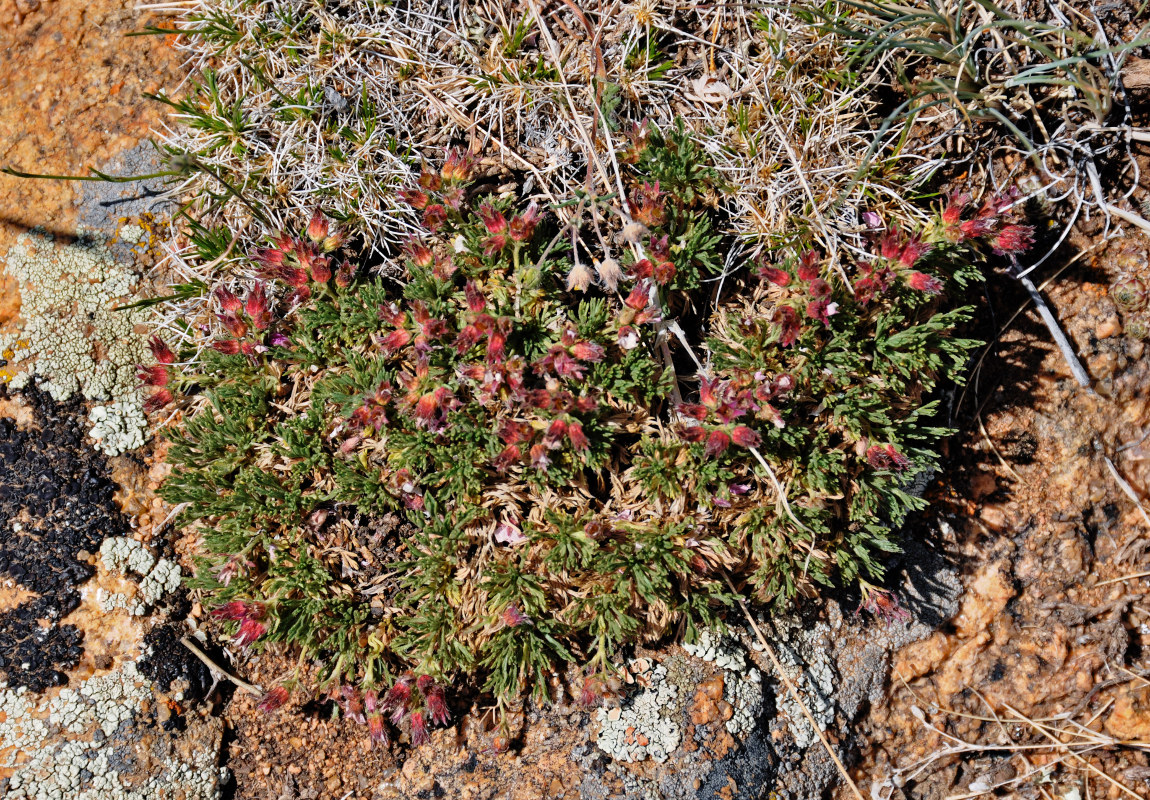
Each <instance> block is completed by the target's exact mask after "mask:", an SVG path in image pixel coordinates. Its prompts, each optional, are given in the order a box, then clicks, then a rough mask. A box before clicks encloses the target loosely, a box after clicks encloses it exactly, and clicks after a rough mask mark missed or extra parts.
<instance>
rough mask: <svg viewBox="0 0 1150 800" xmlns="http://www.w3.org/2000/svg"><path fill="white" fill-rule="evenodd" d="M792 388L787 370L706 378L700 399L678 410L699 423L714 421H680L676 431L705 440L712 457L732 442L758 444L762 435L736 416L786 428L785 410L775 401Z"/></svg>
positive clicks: (706, 452) (691, 438)
mask: <svg viewBox="0 0 1150 800" xmlns="http://www.w3.org/2000/svg"><path fill="white" fill-rule="evenodd" d="M792 388H794V379H793V378H791V376H790V375H785V374H784V375H778V376H776V377H775V378H773V379H771V380H767V378H766V376H765V375H763V374H762V373H755V374H753V375H750V374H739V375H736V377H734V378H732V379H730V380H725V381H718V382H711V381H710V380H708V379H706V378H703V379H702V381H701V382H700V386H699V402H698V403H683V404H681V405H680V406H679V409H678V410H679V413H680V414H683V415H684V416H687V417H690V418H692V419H694V420H697V421H698V422H699V423H707V422H709V423H712V424H711V425H703V424H694V425H680V426H679V427H678V428H677V429H676V432H677V433H678V434H679V436H680V438H682V439H683V440H684V441H688V442H694V443H699V442H705V446H704V448H703V453H704V455H706V456H707V457H708V458H713V457H715V456H717V455H719V454H721V453H723V452H725V451H726V450H727V448H728V447H730V446H731V445H732V444H734V445H735V446H737V447H743V448H751V447H758V446H759V443H760V442H761V441H762V437H761V436H760V435H759V434H758V433H757V432H756V431H755V430H754V429H752V428H751V427H749V426H748V425H745V424H736V420H739V419H741V418H742V417H746V416H753V417H754V418H755V419H756V420H762V421H769V422H770V423H771V424H772V425H774V426H775V427H776V428H782V427H783V426H784V424H785V423H784V422H783V417H782V414H780V413H779V410H778V409H777V408H775V406H774V405H772V401H774V400H776V399H777V398H779V397H782V396H783V395H785V394H787V393H788V392H789V391H790V390H791V389H792ZM716 423H717V424H716Z"/></svg>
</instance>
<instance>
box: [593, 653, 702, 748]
mask: <svg viewBox="0 0 1150 800" xmlns="http://www.w3.org/2000/svg"><path fill="white" fill-rule="evenodd" d="M637 663H638V662H632V670H631V673H632V675H634V676H635V678H636V680H638V681H640V682H641V683H642V684H643V685H644V686H645V687H646V688H645V689H644V690H643V691H642V692H640V693H639V694H638V695H636V696H635V697H634V698H633V699H632V701H631V702H630V703H628V704H626V705H625V706H617V707H615V708H611V709H606V708H600V709H599V710H598V711H597V712H596V715H595V716H596V720H597V721H598V723H599V726H600V728H599V738H598V740H597V743H598V745H599V749H600V750H602V751H603V752H605V753H607V754H608V755H610V756H611V757H612V758H614V759H616V760H618V761H642V760H644V759H646V758H648V757H649V758H652V759H654V760H655V761H656V762H658V763H660V764H661V763H662V762H664V761H666V760H667V758H668V757H669V755H670V753H671V752H672V751H673V750H674V749H675V748H676V747H678V746H679V742H681V741H682V739H683V722H682V720H681V719H676V717H681V716H682V704H681V703H677V702H676V701H677V700H678V699H679V687H678V686H676V685H674V684H673V683H671V682H670V681H668V680H667V668H666V667H665V666H663V665H662V664H659V665H657V666H655V667H654V669H652V668H651V667H650V662H649V661H647V660H646V659H643V663H642V665H641V666H639V667H638V668H636V664H637ZM675 711H678V712H679V713H678V714H676V713H675Z"/></svg>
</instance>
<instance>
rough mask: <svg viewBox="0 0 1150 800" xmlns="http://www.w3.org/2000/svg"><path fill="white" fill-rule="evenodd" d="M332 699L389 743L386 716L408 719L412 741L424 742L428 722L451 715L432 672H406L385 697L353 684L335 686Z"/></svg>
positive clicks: (399, 721) (440, 721) (375, 737)
mask: <svg viewBox="0 0 1150 800" xmlns="http://www.w3.org/2000/svg"><path fill="white" fill-rule="evenodd" d="M331 699H333V700H334V701H335V702H336V703H337V704H338V705H339V707H340V708H341V709H342V710H343V713H344V715H345V716H346V717H347V718H348V719H352V720H355V721H356V722H358V723H359V724H360V725H367V727H368V730H369V731H370V733H371V739H372V741H373V742H378V743H381V744H387V741H388V736H387V730H386V729H385V727H384V719H385V718H389V719H390V720H391V723H392V724H393V725H396V726H399V725H401V724H402V723H403V722H404V721H405V720H406V721H407V723H408V726H409V728H410V731H411V743H412V744H413V745H417V746H418V745H421V744H423V743H425V742H426V741H427V739H428V735H427V726H428V723H430V724H432V725H446V724H447V723H448V722H449V721H450V719H451V712H450V711H449V710H448V708H447V697H446V693H445V692H444V689H443V687H442V686H440V685H439V684H438V683H436V682H435V680H434V679H433V678H432V677H431V676H430V675H420V676H419V677H418V678H417V677H416V676H415V675H414V674H413V673H411V672H405V673H404V674H403V675H400V676H399V678H398V679H396V681H395V684H394V685H392V687H391V689H389V690H388V691H387V693H386V694H384V696H383V697H382V698H381V697H380V696H379V693H378V692H377V691H376V690H375V689H368V690H366V691H364V692H363V693H362V694H361V693H360V692H359V691H358V690H357V689H356V688H355V687H352V686H348V685H347V684H343V685H340V686H337V687H333V689H332V694H331Z"/></svg>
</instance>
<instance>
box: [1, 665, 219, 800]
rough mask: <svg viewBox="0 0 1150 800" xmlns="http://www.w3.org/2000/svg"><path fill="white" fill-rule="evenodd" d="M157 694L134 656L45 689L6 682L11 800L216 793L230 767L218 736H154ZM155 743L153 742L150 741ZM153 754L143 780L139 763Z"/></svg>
mask: <svg viewBox="0 0 1150 800" xmlns="http://www.w3.org/2000/svg"><path fill="white" fill-rule="evenodd" d="M151 698H152V690H151V687H150V685H149V683H148V681H147V680H146V679H145V678H144V677H143V676H142V675H140V673H139V672H138V671H137V669H136V665H135V663H134V662H130V661H129V662H127V663H125V664H123V665H122V666H119V667H117V668H116V669H114V670H112V671H111V672H109V673H107V674H103V675H96V676H93V677H91V678H88V679H87V680H84V681H80V682H79V683H78V685H76V686H75V688H64V689H61V690H60V692H59V694H58V695H57V696H55V697H52V698H48V697H38V696H37V695H35V694H33V693H30V692H28V691H27V690H26V689H25V688H23V687H21V688H18V689H10V688H8V687H6V686H5V685H4V684H3V683H0V742H2V743H3V744H4V750H3V752H2V753H0V775H3V774H5V773H8V777H6V778H0V794H2V795H3V796H4V797H5V798H12V800H154V798H159V797H183V798H187V800H217V799H218V798H219V797H220V795H221V790H220V786H221V784H222V783H223V782H224V781H225V780H226V779H227V773H226V771H224V770H221V769H220V768H219V767H217V766H216V764H217V761H218V759H219V750H218V747H219V737H218V736H216V737H204V738H200V739H199V740H198V741H199V742H201V743H202V744H203V745H210V746H200V747H188V748H183V749H179V748H174V747H172V746H170V745H169V744H168V739H167V737H147V738H145V736H144V733H145V731H147V730H149V729H150V726H151V724H152V723H151V722H150V721H149V720H150V718H149V717H148V715H147V714H145V713H143V712H142V709H145V708H147V703H146V701H147V700H149V699H151ZM145 743H150V744H151V747H148V745H147V744H145ZM141 757H143V758H146V759H148V760H147V761H145V762H144V763H147V764H148V765H149V767H148V774H147V775H146V776H144V778H143V780H141V775H140V774H139V771H138V768H136V767H135V765H136V764H138V763H139V762H140V760H141Z"/></svg>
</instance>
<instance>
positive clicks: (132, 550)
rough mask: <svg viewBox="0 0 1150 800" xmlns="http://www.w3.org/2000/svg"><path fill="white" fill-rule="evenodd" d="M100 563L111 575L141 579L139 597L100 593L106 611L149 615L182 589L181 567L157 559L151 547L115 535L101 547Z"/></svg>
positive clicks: (100, 591) (162, 559)
mask: <svg viewBox="0 0 1150 800" xmlns="http://www.w3.org/2000/svg"><path fill="white" fill-rule="evenodd" d="M100 560H101V561H103V563H104V568H105V569H107V570H108V571H109V572H120V573H127V572H131V573H133V574H135V575H137V576H139V577H140V578H141V580H140V583H139V590H138V591H139V594H138V597H137V598H135V599H133V598H129V597H128V596H127V595H124V594H120V593H108V592H105V591H104V590H103V589H99V590H97V600H98V601H99V603H100V605H101V606H102V607H103V608H104V610H105V611H111V610H113V609H116V608H123V609H125V610H127V612H128V613H129V614H131V615H133V616H139V615H142V614H145V613H147V611H148V609H149V608H151V607H152V606H154V605H155V604H156V603H157V602H159V600H160V598H161V597H163V596H164V595H166V594H169V593H171V592H174V591H176V590H177V589H179V588H180V566H179V564H176V563H175V562H174V561H169V560H168V559H166V558H156V557H155V556H153V555H152V554H151V552H149V550H148V548H146V547H145V546H144V545H142V544H140V543H139V542H137V541H136V540H135V539H129V538H127V537H125V536H113V537H109V538H107V539H105V540H104V541H103V543H102V544H101V545H100Z"/></svg>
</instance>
